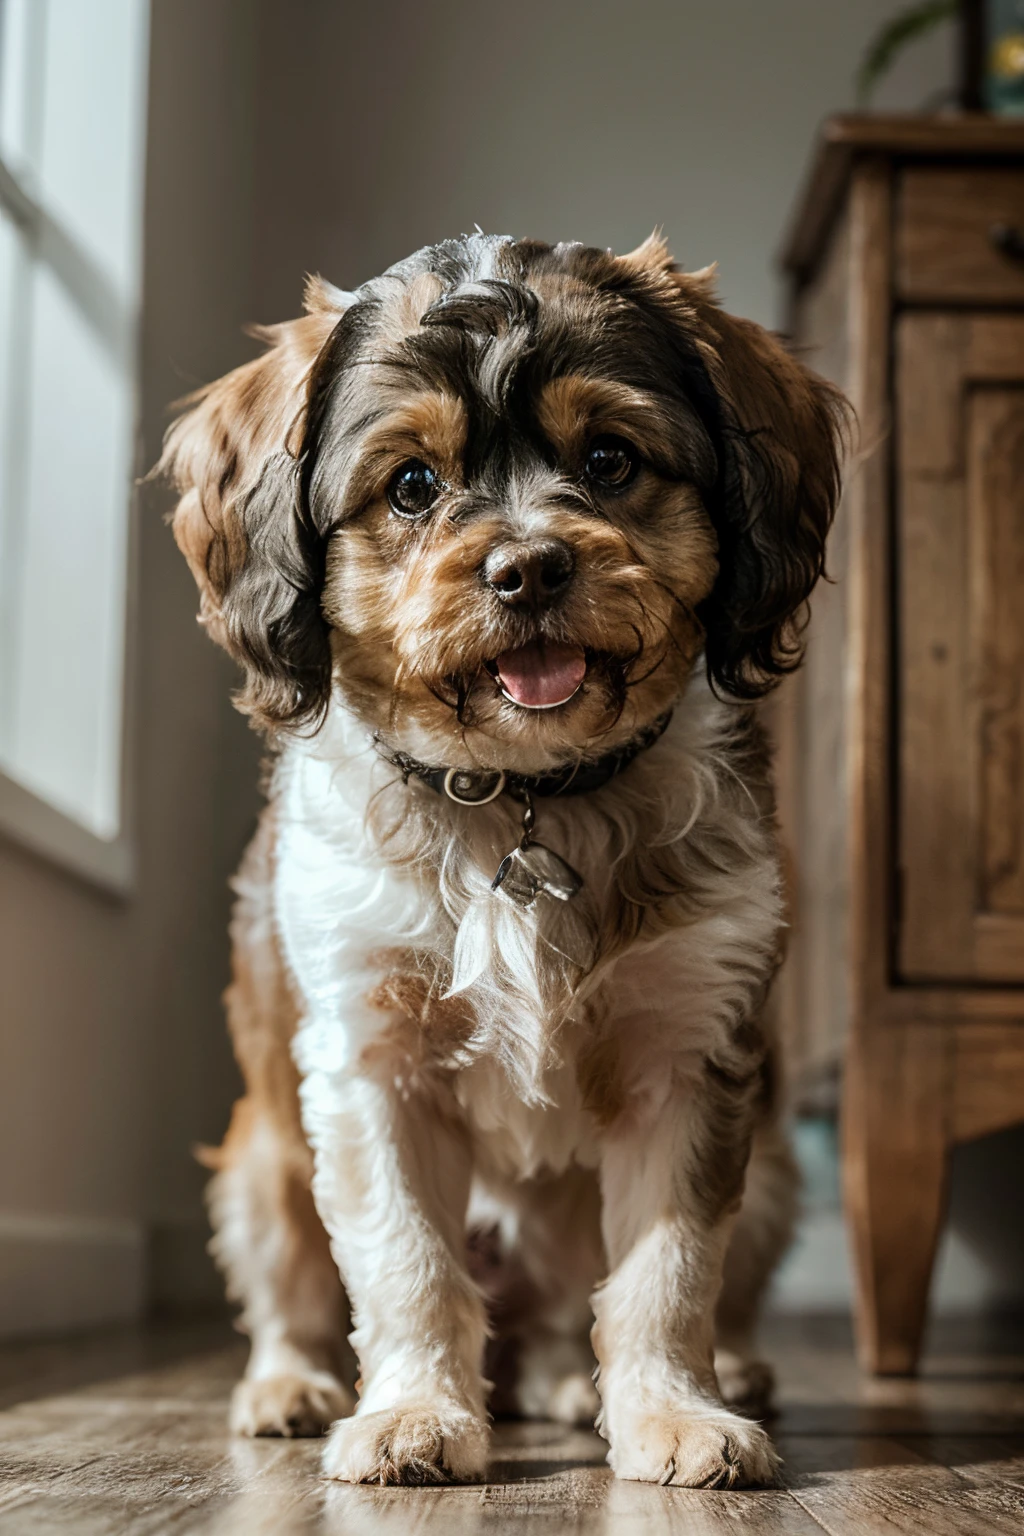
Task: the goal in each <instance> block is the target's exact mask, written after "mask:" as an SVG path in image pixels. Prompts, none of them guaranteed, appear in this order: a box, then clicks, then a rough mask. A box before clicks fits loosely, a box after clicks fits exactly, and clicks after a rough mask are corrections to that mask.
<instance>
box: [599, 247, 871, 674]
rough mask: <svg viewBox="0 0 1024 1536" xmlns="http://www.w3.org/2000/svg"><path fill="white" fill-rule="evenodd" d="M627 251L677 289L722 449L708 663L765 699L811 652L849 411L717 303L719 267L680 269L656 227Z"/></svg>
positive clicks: (652, 284)
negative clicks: (806, 650) (811, 612)
mask: <svg viewBox="0 0 1024 1536" xmlns="http://www.w3.org/2000/svg"><path fill="white" fill-rule="evenodd" d="M620 262H621V264H623V265H624V266H625V268H626V270H627V272H629V274H630V275H631V277H632V279H633V280H634V281H637V280H639V281H640V282H642V283H643V284H644V286H645V287H646V288H647V291H648V293H649V294H650V295H651V296H652V297H656V296H658V295H660V296H661V298H662V299H663V300H664V299H666V298H667V299H668V300H669V302H670V303H671V306H672V309H673V310H674V312H675V316H676V319H677V322H678V324H679V325H680V331H681V338H685V344H686V346H687V348H688V349H689V351H690V353H691V354H692V359H693V363H694V365H695V367H694V379H695V383H699V382H700V381H703V383H704V393H705V395H706V396H707V398H706V399H705V401H704V403H703V409H702V415H703V416H704V417H705V424H706V425H707V426H708V427H709V429H710V430H711V433H712V436H713V438H714V439H715V442H716V446H717V449H718V455H719V459H720V473H719V484H718V486H717V488H716V493H715V496H714V498H713V505H710V506H709V512H710V513H711V516H712V518H713V520H714V522H715V531H716V533H717V535H718V544H719V575H718V579H717V581H716V583H715V587H714V590H713V591H712V593H711V595H710V597H709V598H708V599H707V601H706V602H705V603H704V604H703V605H702V608H701V613H700V618H701V620H702V622H703V624H704V627H705V630H706V635H707V639H706V644H705V653H706V657H707V667H708V672H709V675H710V677H711V678H712V681H713V682H715V683H716V684H718V685H719V686H721V687H722V688H723V689H725V690H726V691H727V692H729V693H731V694H733V695H735V696H736V697H738V698H744V699H754V698H759V697H761V696H762V695H763V694H765V693H767V692H768V690H769V689H770V688H772V687H773V686H774V685H775V683H776V682H777V681H778V680H779V678H780V677H782V676H784V675H785V674H786V673H787V672H792V671H793V670H794V669H795V668H796V667H798V666H799V664H800V660H801V658H802V656H803V639H802V636H803V630H804V628H805V627H806V619H807V611H808V610H807V599H808V597H809V596H810V593H811V590H812V588H813V587H814V584H815V582H816V581H817V580H818V578H819V577H820V576H821V575H822V574H823V573H824V570H825V540H826V537H827V534H828V531H829V528H830V527H831V525H832V519H833V516H834V514H835V510H836V504H837V502H838V499H839V492H840V472H841V467H842V459H843V452H844V448H845V446H846V441H847V437H848V429H849V425H850V421H851V419H852V411H851V409H850V406H849V405H848V403H847V401H846V400H845V399H844V397H843V395H842V394H841V393H840V392H839V390H837V389H835V388H834V387H833V385H831V384H829V383H827V382H826V381H825V380H824V379H821V378H819V377H818V376H817V374H815V373H812V372H811V370H810V369H808V368H806V367H804V366H803V364H802V363H800V362H799V361H798V360H797V359H796V358H795V357H793V356H792V355H791V354H790V353H789V352H787V350H786V348H785V347H784V346H783V345H782V344H781V342H779V341H778V340H777V338H776V337H774V336H772V335H771V334H770V333H769V332H768V331H766V330H763V329H762V327H761V326H759V325H755V324H754V323H753V322H752V321H749V320H737V319H734V318H733V317H732V316H731V315H727V314H726V313H725V311H724V310H723V309H721V308H720V307H719V305H718V303H717V302H716V297H715V270H714V268H713V267H708V268H705V269H704V270H703V271H700V272H689V273H685V272H679V271H677V269H676V266H675V263H674V262H673V260H672V256H671V254H670V253H669V250H668V247H667V246H666V244H665V242H664V240H663V239H662V238H661V236H660V234H659V233H658V232H657V231H655V233H654V234H653V235H651V236H650V238H649V239H647V240H645V241H644V243H643V245H641V246H639V247H638V248H637V250H635V251H633V252H631V253H630V254H629V255H628V256H623V257H621V258H620ZM697 375H699V376H700V378H699V379H698V378H697ZM707 386H710V389H708V387H707Z"/></svg>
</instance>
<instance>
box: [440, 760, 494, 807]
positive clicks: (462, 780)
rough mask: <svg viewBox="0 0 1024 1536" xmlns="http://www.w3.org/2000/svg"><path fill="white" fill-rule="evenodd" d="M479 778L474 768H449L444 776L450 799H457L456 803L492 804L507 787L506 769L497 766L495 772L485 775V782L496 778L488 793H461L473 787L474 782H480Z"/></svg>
mask: <svg viewBox="0 0 1024 1536" xmlns="http://www.w3.org/2000/svg"><path fill="white" fill-rule="evenodd" d="M479 778H480V775H478V774H474V773H473V772H472V770H467V769H465V768H449V769H448V771H447V772H446V774H445V776H444V781H443V788H444V792H445V794H446V795H447V796H448V799H449V800H454V801H455V804H456V805H490V803H491V801H492V800H497V798H498V796H499V795H500V794H501V793H502V791H503V790H504V788H505V773H504V770H503V769H501V768H496V769H495V770H494V772H493V774H491V773H489V774H486V775H485V776H484V781H485V783H487V782H488V781H490V780H491V779H493V780H494V783H493V787H491V788H490V789H488V790H487V791H486V793H484V794H478V795H473V794H465V793H460V791H465V790H467V789H472V787H473V784H474V782H479Z"/></svg>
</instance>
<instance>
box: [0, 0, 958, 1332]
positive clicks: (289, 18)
mask: <svg viewBox="0 0 1024 1536" xmlns="http://www.w3.org/2000/svg"><path fill="white" fill-rule="evenodd" d="M895 8H896V7H895V4H894V3H893V0H858V3H857V4H856V5H853V4H850V3H848V0H774V3H773V4H771V5H764V4H762V3H759V0H716V3H715V4H714V5H709V4H697V3H695V0H689V3H686V0H635V3H633V4H631V5H626V4H624V3H620V4H612V3H610V0H519V3H518V4H517V5H516V6H515V7H514V8H512V7H509V6H508V5H507V4H506V5H499V4H498V3H496V0H476V3H470V0H430V3H429V4H425V5H424V4H422V3H420V4H414V3H412V0H392V3H391V4H389V5H387V6H383V5H379V4H371V3H369V0H352V3H345V4H342V3H340V0H302V3H301V4H298V3H296V0H155V4H154V19H153V28H152V56H153V74H152V82H151V102H150V121H151V144H150V160H149V192H148V206H147V223H146V273H145V289H146V312H145V326H144V336H143V378H142V384H143V389H142V394H143V418H142V445H141V459H140V462H142V463H151V462H152V461H153V459H154V458H155V457H156V454H157V451H158V446H159V439H160V435H161V431H162V428H163V424H164V420H165V417H164V408H165V405H166V403H167V401H169V400H170V399H172V398H174V397H175V396H177V395H180V394H181V393H182V392H183V391H185V390H187V389H189V388H191V387H192V386H193V385H194V384H197V383H200V382H202V381H204V380H206V379H209V378H211V377H213V376H215V375H216V374H218V373H219V372H221V371H223V370H224V369H225V368H227V367H229V366H231V365H233V364H234V363H236V362H238V361H240V360H241V359H242V358H243V357H244V356H246V355H248V349H249V343H247V342H246V341H245V340H244V339H243V338H242V337H241V335H240V334H239V328H240V326H241V324H242V322H243V321H245V320H248V319H260V320H273V319H278V318H282V317H284V316H286V315H289V314H293V313H295V311H296V309H297V307H298V299H299V294H300V291H301V277H302V274H303V272H305V271H307V270H322V271H323V272H324V274H325V275H326V276H328V277H329V278H331V279H332V280H333V281H335V282H337V283H339V284H341V285H343V286H351V285H353V284H355V283H358V282H359V281H361V280H362V279H363V278H365V277H367V276H369V275H370V274H371V273H373V272H376V271H378V270H380V268H381V267H383V266H384V265H386V264H387V263H388V262H390V261H393V260H395V259H396V258H398V257H400V256H402V255H404V254H406V253H407V252H408V251H410V250H412V249H414V248H415V247H417V246H419V245H421V244H423V243H424V242H425V241H427V240H431V239H436V238H438V237H441V236H443V235H446V234H450V233H452V232H457V231H460V230H463V229H468V228H471V227H472V226H473V224H474V223H476V222H479V223H480V224H481V225H482V226H483V227H484V228H487V229H496V230H505V231H508V232H511V233H518V234H527V233H529V234H536V235H540V236H544V237H550V238H553V239H557V238H562V237H566V238H577V239H582V240H587V241H592V242H595V243H598V244H607V245H611V246H613V247H616V248H618V249H626V248H628V247H630V246H632V245H635V244H636V243H637V242H638V241H640V240H641V239H642V238H643V237H644V236H645V235H646V234H647V233H648V231H649V230H650V228H651V226H652V225H653V224H655V223H657V222H660V223H663V224H664V226H665V228H666V231H667V233H668V235H669V237H670V240H671V242H672V245H673V247H674V249H675V251H676V252H677V254H678V256H679V257H680V259H682V260H684V261H685V262H686V263H687V264H690V265H694V266H697V265H701V264H703V263H705V262H707V261H710V260H716V259H717V260H718V261H719V262H720V264H721V282H722V291H723V294H724V296H725V298H726V300H727V301H728V303H729V304H730V305H731V306H732V307H733V308H735V309H736V310H738V311H740V312H744V313H747V314H750V315H752V316H753V317H754V318H756V319H759V320H761V321H764V322H768V323H771V322H772V321H773V320H774V319H775V318H776V315H777V290H776V283H775V278H774V276H773V272H772V253H773V251H774V250H775V249H776V248H777V245H778V243H779V238H780V234H781V231H782V228H783V226H784V223H785V220H786V217H787V214H788V210H789V208H790V206H791V204H792V201H793V197H794V194H795V190H796V186H797V182H798V179H799V177H800V175H801V174H802V169H803V167H804V165H805V163H806V160H807V155H808V151H809V147H810V144H811V140H812V137H813V134H814V130H815V127H816V125H817V123H818V121H819V119H820V118H821V117H822V116H824V115H825V114H826V113H827V112H828V111H829V110H832V109H834V108H836V107H838V106H843V105H848V104H849V102H850V98H851V80H852V76H853V72H854V69H855V66H856V62H857V60H858V58H859V56H860V53H861V51H862V48H863V45H864V42H865V40H866V38H867V36H868V35H869V34H870V33H871V31H872V30H873V28H874V26H875V24H876V23H877V21H878V20H879V19H880V18H881V17H883V16H886V15H889V14H891V13H892V11H893V10H894V9H895ZM948 74H949V70H948V59H947V44H946V43H945V42H944V41H943V40H942V39H941V38H936V39H935V40H933V41H932V42H930V43H928V44H926V45H920V46H918V47H917V48H916V49H915V50H914V52H913V54H912V55H910V56H908V58H907V60H906V61H905V63H904V64H903V65H902V66H901V67H900V70H899V72H898V74H897V75H896V76H895V77H894V79H893V81H892V82H891V84H890V85H889V86H888V87H887V90H886V93H885V94H884V95H883V96H881V97H880V98H879V101H880V104H885V105H894V106H895V105H904V106H908V107H912V106H918V105H920V104H921V103H922V102H923V100H924V99H925V98H926V97H927V96H928V95H929V93H931V92H932V91H934V90H935V89H937V88H940V87H942V86H943V85H944V84H945V83H946V81H947V79H948ZM166 504H167V498H166V497H162V496H160V495H159V494H157V493H153V492H150V493H147V495H146V497H145V498H144V501H143V505H142V508H141V511H140V517H139V526H138V534H139V537H138V545H139V570H138V578H139V582H138V623H137V629H136V632H135V636H134V639H133V651H134V654H135V659H136V663H137V671H138V674H139V676H140V679H141V683H142V686H141V687H140V689H139V690H138V698H137V709H136V717H135V724H134V743H135V749H136V767H135V783H136V796H137V809H138V833H139V844H138V846H139V885H138V890H137V893H136V895H135V896H134V898H133V899H132V900H131V901H129V902H126V903H123V904H118V903H114V902H111V901H108V900H107V899H106V898H104V897H102V896H100V895H98V894H97V893H96V892H95V891H93V890H91V889H90V888H88V887H86V886H84V885H82V884H79V883H77V882H76V881H75V880H73V879H71V878H70V877H67V876H65V875H63V874H62V873H61V872H60V871H58V870H56V869H53V868H51V867H49V866H47V865H44V864H42V863H39V862H37V861H35V860H33V859H32V858H30V857H29V856H27V855H24V854H22V853H20V852H19V851H18V850H17V849H15V848H13V847H9V846H7V845H0V909H2V912H3V920H2V923H0V975H2V976H3V988H4V1005H5V1006H4V1011H3V1014H2V1016H0V1060H2V1063H3V1069H2V1070H3V1077H2V1079H0V1273H2V1274H4V1275H5V1276H6V1277H7V1279H6V1282H5V1285H6V1289H0V1325H2V1322H3V1319H4V1318H6V1319H7V1320H8V1323H9V1324H12V1323H20V1324H21V1325H22V1326H29V1325H35V1326H41V1325H43V1324H55V1323H60V1322H63V1323H67V1322H71V1321H76V1320H78V1321H81V1320H85V1319H87V1318H89V1317H98V1316H101V1315H130V1314H131V1313H132V1312H133V1311H137V1310H138V1309H139V1308H140V1307H141V1306H142V1305H143V1302H144V1299H145V1297H146V1295H147V1294H155V1295H156V1296H157V1297H158V1298H163V1299H168V1300H181V1299H187V1298H188V1297H189V1296H194V1295H196V1294H198V1293H200V1292H202V1291H203V1290H204V1288H206V1287H208V1284H209V1272H208V1269H207V1268H206V1267H205V1261H204V1260H203V1258H202V1252H201V1246H202V1235H203V1218H202V1212H201V1207H200V1203H199V1195H200V1189H201V1177H200V1171H199V1170H198V1169H197V1168H196V1167H195V1166H194V1164H193V1163H192V1161H191V1158H190V1147H191V1145H192V1144H193V1143H194V1142H197V1141H209V1140H215V1139H216V1138H217V1137H218V1136H219V1135H220V1133H221V1131H222V1129H223V1126H224V1123H225V1120H226V1115H227V1108H228V1104H229V1102H230V1099H231V1096H232V1094H233V1092H234V1089H235V1081H236V1080H235V1072H234V1068H233V1065H232V1063H231V1060H230V1056H229V1053H228V1049H227V1045H226V1042H225V1038H224V1031H223V1025H222V1019H221V1012H220V1005H219V993H220V990H221V988H222V986H223V984H224V981H225V979H226V974H227V948H226V941H225V933H224V929H225V923H226V917H227V904H228V898H227V892H226V885H225V882H226V879H227V876H228V873H229V872H230V870H231V868H232V867H233V865H234V863H235V861H236V859H237V856H238V853H239V851H240V848H241V846H242V843H243V841H244V837H245V835H246V830H247V828H248V826H249V824H250V821H251V816H252V813H253V808H254V805H255V793H254V788H253V786H254V783H255V775H256V759H257V743H256V741H255V739H254V738H253V737H252V736H251V734H250V733H249V732H248V731H247V730H246V728H245V725H244V723H243V722H242V721H241V720H240V719H239V718H238V717H237V716H236V715H234V714H233V712H232V711H231V709H230V706H229V704H228V692H229V688H230V686H231V680H232V674H231V668H230V666H229V664H228V663H227V662H226V661H225V660H224V658H222V657H221V656H220V655H219V653H218V652H216V651H215V649H214V647H212V646H211V645H210V644H209V642H208V641H207V640H206V638H205V636H203V635H202V633H201V632H200V631H199V630H198V629H197V627H196V625H195V623H194V613H195V606H196V604H195V594H194V591H193V588H192V583H191V580H190V578H189V576H188V574H187V572H186V570H185V567H184V564H183V562H182V561H181V560H180V558H179V557H178V555H177V553H176V551H175V550H174V548H173V544H172V541H171V539H170V536H169V534H168V533H167V530H166V529H165V528H164V526H163V524H162V521H161V519H160V511H161V510H163V509H164V508H165V507H166ZM978 1177H979V1176H978V1174H977V1172H975V1173H974V1174H973V1175H972V1178H973V1179H974V1180H975V1182H977V1179H978ZM969 1195H970V1189H968V1196H969ZM962 1198H963V1197H962V1195H958V1199H962ZM967 1203H968V1204H971V1203H972V1202H971V1201H970V1199H968V1202H967ZM147 1265H148V1278H147V1272H146V1267H147ZM805 1267H806V1266H805ZM811 1269H812V1271H813V1272H815V1273H817V1271H815V1270H814V1265H813V1264H812V1266H811ZM12 1277H13V1278H12ZM819 1278H820V1277H819ZM816 1283H817V1282H816Z"/></svg>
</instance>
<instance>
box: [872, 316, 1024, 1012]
mask: <svg viewBox="0 0 1024 1536" xmlns="http://www.w3.org/2000/svg"><path fill="white" fill-rule="evenodd" d="M897 373H898V380H897V385H898V387H897V399H898V401H899V408H898V419H897V450H898V513H897V527H898V555H899V583H898V594H897V598H898V610H899V638H900V648H899V664H898V671H899V677H898V685H899V686H898V692H899V700H900V710H899V713H900V722H901V723H900V737H899V797H898V821H899V847H900V864H901V869H902V892H903V901H902V911H901V916H900V925H899V962H900V969H901V972H902V974H903V975H904V977H905V978H907V979H911V980H940V981H941V980H946V981H982V982H1004V983H1005V982H1009V983H1019V982H1024V696H1022V689H1024V319H1018V318H1010V317H1006V316H1001V317H998V318H996V317H985V318H979V317H972V316H966V315H965V316H959V317H958V316H948V315H947V316H940V315H920V316H907V317H904V319H903V320H902V321H901V322H900V325H899V328H898V331H897Z"/></svg>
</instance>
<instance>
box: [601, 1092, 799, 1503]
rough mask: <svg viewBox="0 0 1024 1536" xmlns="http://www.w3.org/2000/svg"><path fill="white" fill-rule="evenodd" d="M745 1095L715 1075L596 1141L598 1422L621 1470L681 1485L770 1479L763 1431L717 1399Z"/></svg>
mask: <svg viewBox="0 0 1024 1536" xmlns="http://www.w3.org/2000/svg"><path fill="white" fill-rule="evenodd" d="M669 1073H670V1069H669V1068H668V1067H667V1066H666V1074H665V1076H666V1078H667V1077H668V1076H669ZM745 1096H746V1095H745V1093H744V1092H743V1090H741V1089H732V1088H730V1087H729V1086H728V1085H727V1084H726V1085H723V1084H722V1083H720V1082H718V1081H716V1080H715V1079H714V1077H713V1076H712V1075H711V1074H710V1073H709V1074H708V1076H707V1077H706V1078H704V1079H703V1080H701V1081H699V1082H696V1083H691V1084H689V1085H688V1086H687V1087H686V1088H685V1089H684V1088H683V1087H681V1086H674V1087H673V1088H672V1089H671V1090H670V1091H669V1093H668V1097H667V1101H666V1102H664V1103H662V1104H661V1106H660V1107H659V1108H657V1109H654V1108H649V1109H648V1110H647V1111H646V1112H644V1111H638V1112H637V1114H636V1115H635V1116H629V1117H627V1120H626V1121H624V1122H623V1123H622V1124H621V1125H620V1126H619V1127H617V1128H616V1129H613V1130H612V1131H611V1132H610V1133H609V1135H608V1138H607V1141H606V1144H605V1147H604V1151H603V1157H602V1170H601V1172H602V1192H603V1200H604V1214H603V1223H604V1233H605V1244H606V1249H607V1254H608V1260H609V1264H610V1268H611V1272H610V1275H609V1278H608V1280H607V1281H606V1282H605V1284H604V1285H603V1286H602V1287H601V1288H600V1289H599V1291H598V1292H597V1294H596V1296H595V1299H594V1313H595V1317H596V1324H595V1328H594V1349H595V1353H596V1355H597V1359H598V1363H599V1367H600V1375H599V1389H600V1393H601V1400H602V1409H601V1416H600V1419H599V1427H600V1428H601V1430H602V1433H603V1434H604V1435H605V1436H606V1438H607V1439H608V1440H609V1441H610V1444H611V1449H610V1451H609V1455H608V1459H609V1461H610V1463H611V1465H612V1467H613V1468H614V1470H615V1472H616V1474H617V1475H618V1476H619V1477H625V1478H636V1479H638V1480H640V1481H642V1482H654V1483H677V1484H681V1485H682V1486H684V1487H688V1488H729V1487H737V1486H750V1485H755V1484H766V1483H773V1482H774V1481H775V1480H776V1474H777V1467H778V1458H777V1457H776V1455H775V1452H774V1451H773V1449H772V1446H771V1442H770V1441H769V1439H768V1437H767V1435H766V1434H765V1433H764V1431H763V1430H762V1429H761V1428H760V1427H759V1426H758V1425H756V1424H753V1423H751V1422H750V1421H749V1420H747V1419H743V1418H741V1417H739V1415H737V1414H735V1413H732V1412H730V1411H729V1410H728V1409H727V1408H725V1407H724V1406H723V1404H722V1399H721V1396H720V1395H719V1391H718V1383H717V1380H716V1378H715V1368H714V1360H713V1357H714V1312H715V1301H716V1298H717V1295H718V1291H719V1288H720V1285H721V1278H722V1265H723V1261H724V1257H725V1249H726V1244H727V1241H728V1237H729V1232H730V1229H731V1226H732V1221H733V1218H734V1216H735V1212H736V1210H737V1208H738V1205H739V1199H740V1195H741V1193H742V1185H743V1172H744V1167H745V1164H746V1158H747V1151H748V1146H749V1133H748V1132H747V1130H746V1127H745V1122H746V1121H747V1119H748V1116H747V1113H746V1107H745V1104H744V1103H743V1100H744V1098H745Z"/></svg>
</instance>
